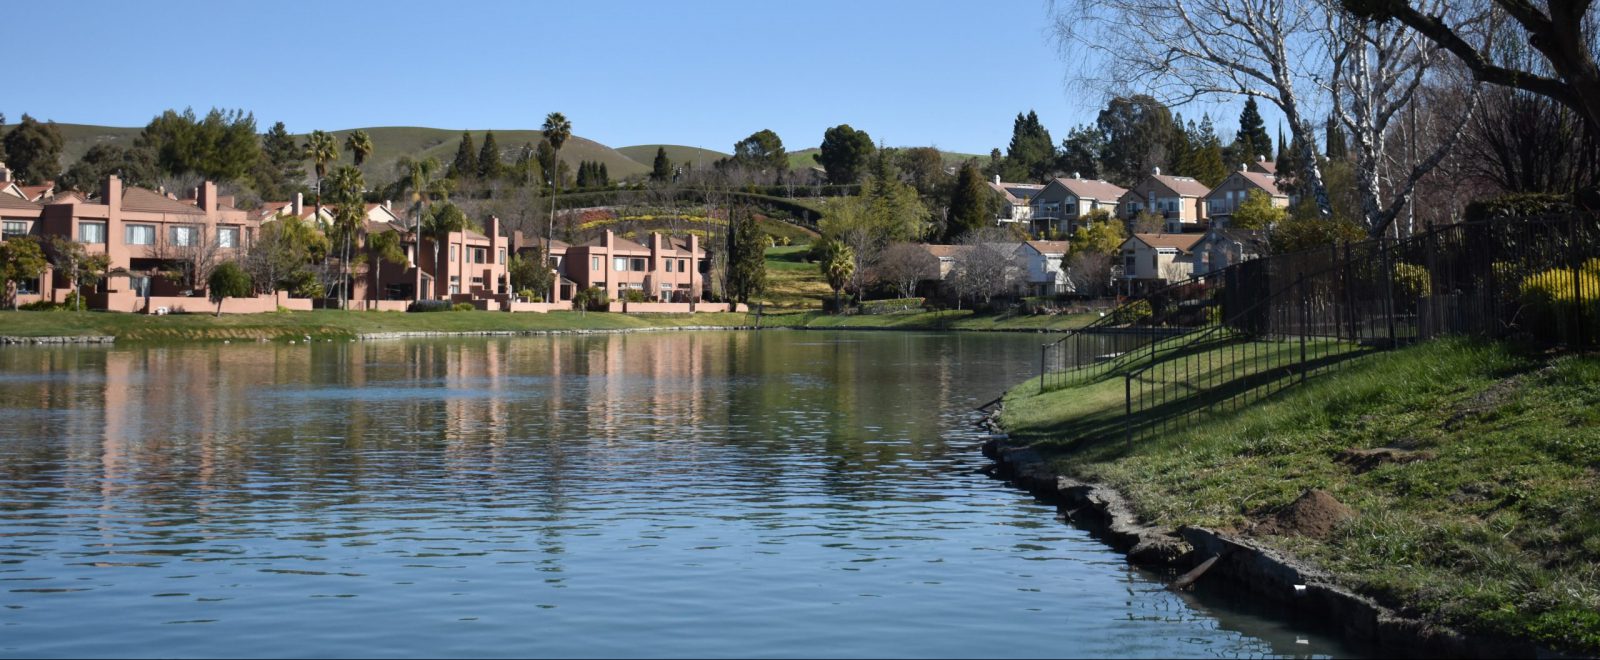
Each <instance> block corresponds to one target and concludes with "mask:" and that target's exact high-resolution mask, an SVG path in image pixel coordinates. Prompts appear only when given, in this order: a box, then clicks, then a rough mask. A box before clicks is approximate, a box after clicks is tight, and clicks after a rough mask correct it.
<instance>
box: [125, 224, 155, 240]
mask: <svg viewBox="0 0 1600 660" xmlns="http://www.w3.org/2000/svg"><path fill="white" fill-rule="evenodd" d="M123 234H125V236H123V238H124V239H125V242H126V243H127V244H128V245H155V244H156V227H155V225H128V226H126V227H123Z"/></svg>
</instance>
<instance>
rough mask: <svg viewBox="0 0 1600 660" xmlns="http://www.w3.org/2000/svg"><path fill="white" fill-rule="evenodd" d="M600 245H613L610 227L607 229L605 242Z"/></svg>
mask: <svg viewBox="0 0 1600 660" xmlns="http://www.w3.org/2000/svg"><path fill="white" fill-rule="evenodd" d="M600 245H601V246H602V247H608V248H609V247H611V230H610V229H607V230H606V238H605V242H604V243H601V244H600Z"/></svg>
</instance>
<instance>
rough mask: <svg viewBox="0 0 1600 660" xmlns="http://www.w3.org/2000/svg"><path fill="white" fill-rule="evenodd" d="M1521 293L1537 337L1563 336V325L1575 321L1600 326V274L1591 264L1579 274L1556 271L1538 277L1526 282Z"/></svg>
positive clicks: (1568, 269) (1532, 277) (1524, 281)
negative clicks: (1558, 333) (1598, 324)
mask: <svg viewBox="0 0 1600 660" xmlns="http://www.w3.org/2000/svg"><path fill="white" fill-rule="evenodd" d="M1521 290H1522V303H1523V304H1524V305H1527V311H1528V320H1529V322H1530V325H1531V326H1533V332H1534V333H1535V334H1546V332H1545V331H1547V330H1554V331H1556V332H1559V330H1556V329H1557V328H1559V327H1560V324H1561V323H1562V322H1563V321H1566V320H1569V319H1572V318H1574V317H1577V318H1580V319H1582V322H1584V323H1589V324H1593V323H1597V322H1600V271H1596V270H1591V269H1590V268H1589V267H1588V264H1585V267H1584V268H1582V269H1580V270H1578V271H1576V272H1575V271H1573V270H1572V269H1570V268H1552V269H1549V270H1545V271H1541V272H1538V273H1534V274H1532V275H1529V276H1527V277H1526V278H1523V280H1522V286H1521Z"/></svg>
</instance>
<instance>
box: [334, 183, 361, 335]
mask: <svg viewBox="0 0 1600 660" xmlns="http://www.w3.org/2000/svg"><path fill="white" fill-rule="evenodd" d="M328 185H329V187H330V188H331V189H332V190H333V195H334V199H335V201H337V203H338V204H339V207H338V210H337V211H336V212H335V213H334V216H333V235H334V240H335V241H337V242H338V244H339V245H340V255H341V256H340V259H339V269H340V271H341V272H342V273H343V274H344V277H343V278H342V279H341V280H340V283H339V291H340V294H339V295H340V298H342V299H343V300H344V302H345V303H346V304H345V307H347V308H348V307H349V302H350V247H351V245H352V243H354V242H355V241H356V239H358V238H359V236H360V232H361V225H362V224H363V222H364V221H365V220H366V219H367V209H366V204H365V203H364V201H365V200H363V199H362V198H361V193H362V191H363V190H365V189H366V180H365V179H364V178H363V177H362V176H361V170H360V169H357V168H356V167H355V166H352V165H345V166H343V167H340V168H339V169H336V170H334V171H333V174H332V175H330V176H329V177H328Z"/></svg>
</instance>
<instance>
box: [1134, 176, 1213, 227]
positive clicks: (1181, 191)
mask: <svg viewBox="0 0 1600 660" xmlns="http://www.w3.org/2000/svg"><path fill="white" fill-rule="evenodd" d="M1209 192H1211V190H1210V189H1209V188H1207V187H1206V184H1203V183H1200V182H1199V181H1198V180H1196V179H1194V178H1192V177H1187V176H1172V175H1170V174H1162V173H1161V168H1159V167H1157V168H1155V171H1154V173H1152V174H1151V175H1150V176H1147V177H1145V178H1144V179H1143V180H1142V181H1140V182H1139V183H1138V185H1135V186H1134V187H1133V188H1131V189H1129V190H1128V192H1127V194H1124V195H1123V196H1122V199H1121V200H1120V201H1121V205H1120V206H1119V209H1118V210H1120V211H1121V216H1122V219H1123V220H1127V221H1129V222H1132V221H1133V220H1134V219H1135V218H1137V217H1139V214H1141V213H1153V214H1155V215H1158V216H1161V218H1162V220H1164V221H1165V223H1166V224H1165V225H1164V227H1163V229H1162V231H1163V232H1165V233H1168V234H1181V233H1184V232H1186V231H1189V232H1192V231H1199V230H1200V228H1201V227H1202V225H1203V223H1204V222H1205V219H1206V209H1205V205H1204V204H1202V203H1201V201H1200V200H1202V199H1204V198H1205V196H1206V193H1209Z"/></svg>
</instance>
